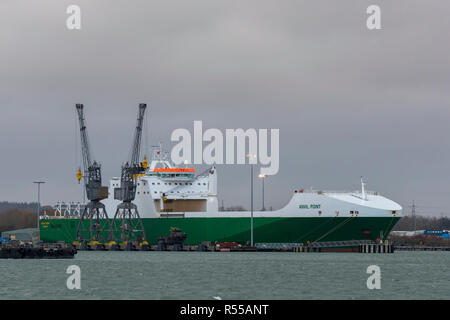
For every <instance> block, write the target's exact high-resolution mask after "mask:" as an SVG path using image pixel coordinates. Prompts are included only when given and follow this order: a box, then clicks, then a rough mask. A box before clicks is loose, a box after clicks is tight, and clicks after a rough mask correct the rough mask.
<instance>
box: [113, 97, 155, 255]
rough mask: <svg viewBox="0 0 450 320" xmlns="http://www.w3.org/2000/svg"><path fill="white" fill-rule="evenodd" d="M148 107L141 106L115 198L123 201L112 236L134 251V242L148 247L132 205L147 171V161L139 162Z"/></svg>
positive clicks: (142, 227) (135, 208) (135, 207)
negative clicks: (143, 173) (138, 182)
mask: <svg viewBox="0 0 450 320" xmlns="http://www.w3.org/2000/svg"><path fill="white" fill-rule="evenodd" d="M146 108H147V105H146V104H145V103H141V104H139V109H138V117H137V124H136V129H135V132H134V138H133V145H132V149H131V155H130V158H129V161H128V162H126V163H124V164H123V165H122V174H121V178H120V187H119V188H115V189H114V198H115V199H116V200H121V201H122V203H120V204H119V205H118V206H117V210H116V214H115V215H114V220H113V223H112V234H113V236H114V238H115V239H117V240H119V241H121V242H122V244H123V245H124V246H126V248H127V250H132V249H133V242H136V241H139V242H141V245H142V244H144V245H148V243H147V242H146V241H145V232H144V226H143V224H142V220H141V218H140V216H139V212H138V208H137V206H136V205H135V204H134V203H132V201H133V200H134V199H135V197H136V188H137V186H136V180H137V177H138V176H139V175H140V174H142V172H144V171H145V168H146V166H147V161H146V159H145V160H144V162H143V163H140V162H139V157H140V151H141V138H142V129H143V122H144V114H145V110H146Z"/></svg>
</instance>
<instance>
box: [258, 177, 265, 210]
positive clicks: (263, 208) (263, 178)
mask: <svg viewBox="0 0 450 320" xmlns="http://www.w3.org/2000/svg"><path fill="white" fill-rule="evenodd" d="M259 177H260V178H261V179H262V209H261V211H266V208H265V207H264V180H265V178H266V175H265V174H262V173H261V174H260V175H259Z"/></svg>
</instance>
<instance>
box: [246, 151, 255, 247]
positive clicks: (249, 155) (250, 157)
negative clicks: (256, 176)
mask: <svg viewBox="0 0 450 320" xmlns="http://www.w3.org/2000/svg"><path fill="white" fill-rule="evenodd" d="M247 158H249V161H248V162H249V163H250V169H251V174H250V185H251V188H250V189H251V196H250V199H251V200H250V213H251V218H250V246H251V247H253V165H254V163H255V162H256V161H255V160H256V155H255V154H250V153H249V154H247Z"/></svg>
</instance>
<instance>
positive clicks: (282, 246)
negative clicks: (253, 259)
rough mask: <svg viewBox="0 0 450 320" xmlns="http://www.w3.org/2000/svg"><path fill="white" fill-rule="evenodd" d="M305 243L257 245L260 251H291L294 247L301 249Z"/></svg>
mask: <svg viewBox="0 0 450 320" xmlns="http://www.w3.org/2000/svg"><path fill="white" fill-rule="evenodd" d="M301 246H303V243H255V247H257V248H258V249H278V250H282V249H285V250H290V249H292V248H294V247H301Z"/></svg>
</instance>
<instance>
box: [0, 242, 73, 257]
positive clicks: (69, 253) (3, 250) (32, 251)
mask: <svg viewBox="0 0 450 320" xmlns="http://www.w3.org/2000/svg"><path fill="white" fill-rule="evenodd" d="M76 253H77V249H76V248H74V247H73V246H72V245H60V244H58V245H53V244H52V245H42V246H31V245H21V246H14V245H1V246H0V259H73V258H74V256H75V254H76Z"/></svg>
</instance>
